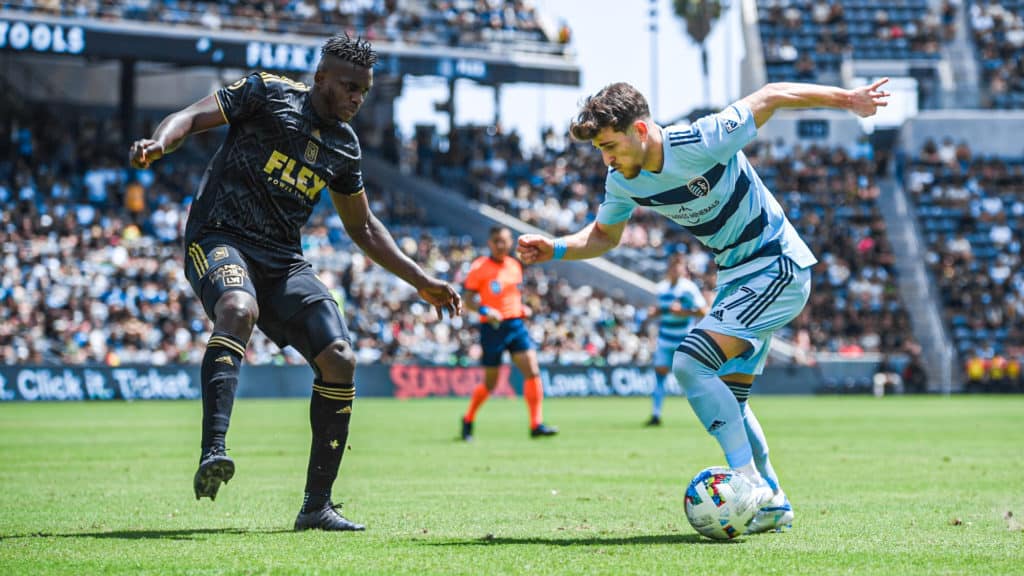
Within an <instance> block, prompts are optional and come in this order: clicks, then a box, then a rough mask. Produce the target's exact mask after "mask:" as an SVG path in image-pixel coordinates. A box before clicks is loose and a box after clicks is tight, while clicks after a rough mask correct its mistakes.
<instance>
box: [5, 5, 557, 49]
mask: <svg viewBox="0 0 1024 576" xmlns="http://www.w3.org/2000/svg"><path fill="white" fill-rule="evenodd" d="M0 5H2V6H3V7H4V8H18V9H27V10H34V11H40V12H45V13H51V14H59V15H64V16H76V17H89V18H99V19H103V20H136V21H147V22H159V23H160V24H161V25H187V26H196V27H201V28H207V29H212V30H222V29H223V30H240V31H246V32H255V31H260V32H272V33H293V34H310V35H318V36H324V35H329V34H333V33H335V32H337V31H338V30H339V29H342V30H348V31H350V32H352V33H355V34H359V35H362V36H364V37H366V38H367V39H369V40H387V41H391V42H404V43H409V44H425V45H446V46H463V47H465V46H479V45H486V44H492V43H495V42H502V43H509V42H514V43H516V44H517V46H522V47H529V46H530V45H532V44H536V45H538V46H536V47H537V48H542V47H544V48H545V49H547V50H553V49H557V47H558V46H560V45H563V44H565V43H567V42H568V41H569V30H568V28H567V27H565V26H564V25H563V26H562V28H560V29H549V27H548V26H545V25H544V22H543V20H542V18H541V17H540V16H539V15H538V14H537V10H536V9H535V7H534V6H533V3H532V1H531V0H228V1H225V2H186V1H179V0H128V1H126V2H115V1H111V0H77V1H73V2H64V1H59V0H21V1H9V2H3V3H0ZM543 45H546V47H545V46H543Z"/></svg>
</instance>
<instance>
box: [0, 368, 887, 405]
mask: <svg viewBox="0 0 1024 576" xmlns="http://www.w3.org/2000/svg"><path fill="white" fill-rule="evenodd" d="M873 369H874V364H872V363H857V362H846V363H841V364H832V365H830V366H829V367H828V368H823V367H822V368H809V367H790V366H769V367H768V368H767V369H766V370H765V373H764V375H762V376H761V377H760V378H759V379H758V381H757V383H756V384H755V385H754V392H755V393H757V394H813V393H816V392H819V391H821V390H822V389H824V388H826V387H829V388H832V389H834V388H836V386H835V383H836V382H839V383H841V382H842V381H844V380H847V381H851V382H852V381H863V380H864V379H865V378H867V377H870V375H871V373H872V372H873ZM826 375H827V376H826ZM199 378H200V377H199V366H162V367H144V366H122V367H117V368H111V367H108V366H66V367H60V366H57V367H54V366H3V367H0V402H14V401H28V402H36V401H84V400H196V399H198V398H200V397H201V395H202V393H201V390H200V379H199ZM654 378H655V377H654V370H653V368H651V367H649V366H643V367H636V366H615V367H595V366H555V365H547V366H542V367H541V380H542V381H543V383H544V393H545V395H546V396H548V397H568V396H576V397H580V396H643V395H648V394H650V393H651V390H652V389H653V388H654ZM483 379H484V371H483V368H480V367H453V366H423V365H404V364H393V365H386V364H371V365H367V366H360V367H359V369H358V372H357V378H356V380H357V394H358V395H359V396H360V397H363V398H374V397H377V398H398V399H408V398H428V397H448V396H458V397H463V396H469V395H470V394H471V393H472V391H473V389H474V388H475V387H476V386H477V385H478V384H481V383H482V382H483ZM312 381H313V372H312V371H311V370H310V369H309V368H308V367H306V366H245V367H243V368H242V374H241V378H240V382H239V388H238V394H239V397H242V398H307V397H309V394H310V384H311V382H312ZM522 384H523V383H522V376H521V375H520V373H519V372H518V371H517V370H512V369H511V368H510V367H509V366H508V365H506V366H504V367H503V368H502V370H501V372H500V376H499V382H498V388H497V389H496V390H495V392H494V394H495V395H497V396H505V397H512V396H516V395H518V394H520V393H521V391H522ZM667 388H668V393H669V394H670V395H676V396H678V395H681V390H680V388H679V386H678V385H677V384H676V383H675V381H674V379H672V378H669V382H668V384H667Z"/></svg>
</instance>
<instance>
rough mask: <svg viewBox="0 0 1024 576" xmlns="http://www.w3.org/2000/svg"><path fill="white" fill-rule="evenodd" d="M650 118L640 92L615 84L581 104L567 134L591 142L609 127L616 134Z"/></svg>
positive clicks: (649, 112)
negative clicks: (638, 121) (641, 120)
mask: <svg viewBox="0 0 1024 576" xmlns="http://www.w3.org/2000/svg"><path fill="white" fill-rule="evenodd" d="M650 115H651V110H650V108H649V107H648V106H647V99H646V98H644V95H643V94H641V93H640V91H639V90H637V89H636V88H634V87H632V86H631V85H629V84H627V83H625V82H616V83H615V84H609V85H608V86H605V87H604V88H602V89H601V91H600V92H598V93H597V94H594V95H593V96H588V97H587V99H586V100H584V101H583V106H582V107H581V108H580V111H579V114H578V115H577V116H576V119H575V120H573V122H572V124H571V125H570V126H569V132H570V133H571V134H572V137H573V138H575V139H577V140H584V141H585V140H593V139H594V138H595V137H597V134H598V132H600V131H601V130H603V129H605V128H607V127H609V126H611V127H612V128H614V129H615V130H616V131H617V132H625V131H626V130H628V129H629V127H630V126H631V125H632V124H633V122H636V121H637V120H640V119H641V118H647V117H648V116H650Z"/></svg>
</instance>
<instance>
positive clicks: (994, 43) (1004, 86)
mask: <svg viewBox="0 0 1024 576" xmlns="http://www.w3.org/2000/svg"><path fill="white" fill-rule="evenodd" d="M970 21H971V34H972V35H973V36H974V42H975V45H976V47H977V50H978V58H979V59H980V61H981V67H982V78H983V81H984V86H983V87H984V92H985V93H984V99H983V104H984V105H985V106H987V107H989V108H1024V1H1021V0H1009V1H996V0H979V1H975V2H972V3H971V8H970Z"/></svg>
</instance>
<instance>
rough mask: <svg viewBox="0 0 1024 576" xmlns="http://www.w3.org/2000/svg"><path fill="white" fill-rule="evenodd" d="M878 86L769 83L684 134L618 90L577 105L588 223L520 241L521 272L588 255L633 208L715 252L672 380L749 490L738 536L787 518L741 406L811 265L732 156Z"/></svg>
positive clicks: (768, 197)
mask: <svg viewBox="0 0 1024 576" xmlns="http://www.w3.org/2000/svg"><path fill="white" fill-rule="evenodd" d="M887 81H888V79H882V80H879V81H877V82H875V83H873V84H871V85H869V86H863V87H860V88H856V89H853V90H846V89H842V88H835V87H831V86H819V85H814V84H796V83H776V84H768V85H766V86H764V87H763V88H761V89H760V90H758V91H756V92H754V93H753V94H751V95H749V96H747V97H745V98H743V99H741V100H739V101H738V102H736V103H734V104H732V105H731V106H729V107H728V108H726V109H725V110H722V111H721V112H719V113H718V114H712V115H710V116H706V117H704V118H701V119H700V120H698V121H697V122H695V123H694V124H693V125H692V126H669V127H661V126H658V125H657V124H655V123H654V122H653V121H652V120H651V115H650V111H649V109H648V106H647V100H646V99H645V98H644V97H643V95H642V94H640V92H638V91H637V90H636V89H635V88H633V87H632V86H630V85H629V84H625V83H617V84H612V85H610V86H607V87H605V88H604V89H602V90H601V91H600V92H598V93H597V94H595V95H593V96H591V97H589V98H587V99H586V100H585V101H584V103H583V106H582V108H581V110H580V112H579V114H578V116H577V117H576V119H575V120H574V121H573V123H572V126H571V128H570V130H571V132H572V135H573V137H574V138H576V139H577V140H589V141H590V142H591V143H592V144H593V145H594V146H595V147H596V148H598V149H599V150H600V151H601V156H602V158H603V160H604V163H605V164H606V165H607V166H608V176H607V178H606V180H605V198H604V202H603V203H602V204H601V207H600V209H599V210H598V214H597V220H596V221H595V222H593V223H591V224H589V225H587V226H586V227H584V228H583V229H582V230H580V231H579V232H576V233H574V234H571V235H569V236H563V237H560V238H555V239H551V238H546V237H544V236H541V235H537V234H527V235H523V236H520V237H519V247H518V252H519V256H520V258H521V259H522V261H523V262H524V263H526V264H533V263H536V262H544V261H547V260H552V259H554V260H560V259H566V260H581V259H584V258H595V257H597V256H600V255H601V254H604V253H605V252H607V251H609V250H611V249H612V248H614V247H615V246H617V245H618V244H619V240H620V239H621V237H622V232H623V230H624V229H625V227H626V221H627V220H629V217H630V215H631V214H632V213H633V210H634V209H635V208H636V207H637V206H644V207H647V208H648V209H650V210H654V211H656V212H658V213H660V214H662V215H664V216H665V217H667V218H669V219H670V220H672V221H674V222H676V223H678V224H680V225H681V226H683V227H684V228H686V229H687V230H689V231H690V232H691V233H692V234H693V235H694V236H696V237H697V239H698V240H700V242H701V243H702V244H703V245H704V246H705V247H707V248H708V249H709V250H711V251H712V253H714V254H715V262H716V263H717V264H718V270H719V272H718V291H717V294H716V297H715V301H714V303H713V304H712V306H711V312H710V313H708V315H707V316H705V317H704V318H703V319H701V321H700V322H699V323H698V324H697V326H696V327H695V328H694V329H693V330H692V331H691V332H690V333H689V334H688V335H687V336H686V337H685V338H684V339H683V341H682V343H680V344H679V346H678V347H677V348H676V351H675V354H674V358H673V362H672V371H673V372H674V373H675V376H676V379H677V380H678V381H679V384H680V386H682V388H683V390H685V391H686V397H687V400H689V402H690V406H691V407H692V408H693V411H694V412H695V413H696V414H697V418H698V419H699V420H700V422H701V424H703V425H704V428H705V429H706V430H707V431H708V432H709V433H710V434H711V435H712V436H714V438H715V439H716V440H717V441H718V443H719V445H720V446H721V448H722V451H723V452H725V459H726V461H727V462H728V463H729V466H730V467H731V468H734V469H736V470H739V471H740V472H741V473H743V474H744V475H745V476H747V478H749V479H750V480H751V481H752V482H753V483H754V485H755V491H756V496H757V502H758V505H759V507H760V510H759V511H758V513H757V515H756V516H755V517H754V520H753V522H751V524H750V527H749V528H748V532H755V533H756V532H764V531H767V530H771V529H776V528H781V527H782V526H788V525H790V524H791V523H792V521H793V509H792V507H791V506H790V504H789V500H788V499H787V498H786V494H785V492H783V491H782V488H781V487H780V486H779V479H778V476H777V475H776V474H775V470H774V469H773V468H772V465H771V463H770V462H769V460H768V444H767V442H766V441H765V437H764V432H763V431H762V430H761V425H760V424H759V423H758V421H757V418H756V417H755V416H754V412H753V410H752V409H751V408H750V406H748V405H747V397H748V395H749V394H750V387H751V385H752V384H753V382H754V377H755V376H756V375H757V374H760V373H761V372H762V370H763V368H764V362H765V359H766V358H767V354H768V345H769V343H770V341H771V337H772V333H773V332H775V331H776V330H778V329H780V328H782V327H783V326H785V325H786V324H788V323H789V322H790V321H791V320H792V319H793V318H795V317H796V316H797V315H798V314H799V313H800V311H801V310H802V309H803V307H804V304H805V303H806V302H807V298H808V296H809V295H810V286H811V273H810V268H811V266H813V265H814V264H815V263H816V262H817V260H816V259H815V258H814V254H812V253H811V251H810V249H808V248H807V245H806V244H804V242H803V240H801V239H800V236H799V235H798V234H797V232H796V229H794V228H793V225H792V224H790V223H789V220H787V219H786V215H785V214H784V213H783V211H782V208H781V207H780V206H779V203H778V202H777V201H776V200H775V198H774V196H772V194H771V192H770V191H769V190H768V189H767V188H766V187H765V185H764V184H763V183H762V182H761V179H760V178H759V177H758V175H757V173H756V172H755V171H754V169H753V167H751V165H750V163H749V162H748V161H747V158H746V156H744V155H743V152H742V148H743V147H744V146H745V145H747V144H748V143H750V142H751V141H752V140H753V139H754V138H755V137H756V136H757V130H758V128H760V127H761V126H763V125H764V123H765V122H767V121H768V119H769V118H771V117H772V114H774V113H775V111H776V110H779V109H782V108H836V109H844V110H850V111H852V112H854V113H856V114H857V115H858V116H861V117H868V116H872V115H874V114H875V113H876V112H877V110H878V107H879V106H885V105H886V104H887V99H888V97H889V94H888V93H887V92H884V91H882V90H880V88H881V86H882V85H883V84H885V83H886V82H887Z"/></svg>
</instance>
